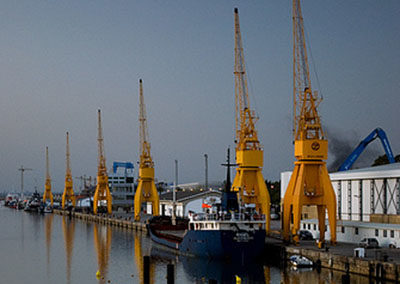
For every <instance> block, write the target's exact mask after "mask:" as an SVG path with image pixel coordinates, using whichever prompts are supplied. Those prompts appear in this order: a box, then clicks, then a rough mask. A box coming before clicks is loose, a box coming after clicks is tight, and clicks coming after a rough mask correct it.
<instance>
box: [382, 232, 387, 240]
mask: <svg viewBox="0 0 400 284" xmlns="http://www.w3.org/2000/svg"><path fill="white" fill-rule="evenodd" d="M383 237H384V238H386V237H387V231H386V230H383Z"/></svg>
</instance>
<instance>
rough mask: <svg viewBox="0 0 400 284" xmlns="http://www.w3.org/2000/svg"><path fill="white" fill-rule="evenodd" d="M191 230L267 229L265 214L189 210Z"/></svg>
mask: <svg viewBox="0 0 400 284" xmlns="http://www.w3.org/2000/svg"><path fill="white" fill-rule="evenodd" d="M189 220H190V222H189V230H238V231H239V230H245V231H254V230H265V215H258V214H247V213H232V214H231V213H223V214H218V213H212V214H207V213H198V214H196V213H193V212H189Z"/></svg>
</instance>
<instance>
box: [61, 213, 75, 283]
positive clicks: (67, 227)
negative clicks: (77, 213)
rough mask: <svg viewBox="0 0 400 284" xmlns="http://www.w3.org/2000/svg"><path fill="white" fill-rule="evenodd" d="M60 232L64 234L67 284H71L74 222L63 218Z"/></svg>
mask: <svg viewBox="0 0 400 284" xmlns="http://www.w3.org/2000/svg"><path fill="white" fill-rule="evenodd" d="M62 230H63V234H64V246H65V257H66V266H67V283H71V261H72V252H73V248H74V237H75V222H74V220H72V219H71V218H70V217H67V216H63V218H62Z"/></svg>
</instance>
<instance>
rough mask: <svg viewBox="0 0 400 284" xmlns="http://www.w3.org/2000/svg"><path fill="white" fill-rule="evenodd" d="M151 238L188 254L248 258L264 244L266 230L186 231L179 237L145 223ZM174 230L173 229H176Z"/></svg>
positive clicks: (260, 249) (258, 253)
mask: <svg viewBox="0 0 400 284" xmlns="http://www.w3.org/2000/svg"><path fill="white" fill-rule="evenodd" d="M148 228H149V233H150V237H151V239H152V240H153V241H154V242H156V243H159V244H162V245H164V246H167V247H169V248H171V249H174V250H177V251H179V252H180V253H183V254H187V255H195V256H202V257H209V258H216V259H223V258H228V259H250V258H255V257H257V256H259V255H260V254H261V252H262V251H263V248H264V245H265V237H266V233H265V230H255V231H249V232H247V231H246V232H244V231H236V230H185V231H182V237H178V236H174V235H172V234H169V233H168V230H166V231H165V230H164V231H162V232H160V231H157V230H155V229H154V226H153V227H152V226H151V225H149V226H148ZM175 232H176V230H175Z"/></svg>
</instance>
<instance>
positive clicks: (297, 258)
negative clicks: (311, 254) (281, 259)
mask: <svg viewBox="0 0 400 284" xmlns="http://www.w3.org/2000/svg"><path fill="white" fill-rule="evenodd" d="M289 262H290V264H291V265H292V266H294V267H297V268H302V267H312V266H313V262H312V261H311V260H309V259H308V258H307V257H305V256H302V255H298V254H295V255H292V256H291V257H290V258H289Z"/></svg>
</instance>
